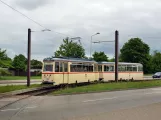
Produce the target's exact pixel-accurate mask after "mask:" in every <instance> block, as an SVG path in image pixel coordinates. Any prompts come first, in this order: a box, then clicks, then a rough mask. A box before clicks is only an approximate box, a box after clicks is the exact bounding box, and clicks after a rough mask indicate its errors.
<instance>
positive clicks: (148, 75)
mask: <svg viewBox="0 0 161 120" xmlns="http://www.w3.org/2000/svg"><path fill="white" fill-rule="evenodd" d="M152 75H153V74H144V76H152Z"/></svg>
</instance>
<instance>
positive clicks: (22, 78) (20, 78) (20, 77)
mask: <svg viewBox="0 0 161 120" xmlns="http://www.w3.org/2000/svg"><path fill="white" fill-rule="evenodd" d="M26 79H27V77H26V76H0V80H26ZM31 79H41V76H31Z"/></svg>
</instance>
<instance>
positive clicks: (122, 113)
mask: <svg viewBox="0 0 161 120" xmlns="http://www.w3.org/2000/svg"><path fill="white" fill-rule="evenodd" d="M6 101H7V99H6ZM3 102H5V101H3ZM160 111H161V88H150V89H140V90H127V91H116V92H102V93H92V94H80V95H66V96H33V97H30V98H28V99H24V100H21V101H19V102H17V103H14V104H12V105H10V106H8V107H6V108H3V109H1V110H0V119H2V120H144V119H145V120H159V119H160V118H159V117H161V114H160ZM154 117H155V118H154Z"/></svg>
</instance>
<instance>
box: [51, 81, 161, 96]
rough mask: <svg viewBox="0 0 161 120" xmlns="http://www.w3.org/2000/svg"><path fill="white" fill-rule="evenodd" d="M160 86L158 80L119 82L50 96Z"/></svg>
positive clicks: (69, 89)
mask: <svg viewBox="0 0 161 120" xmlns="http://www.w3.org/2000/svg"><path fill="white" fill-rule="evenodd" d="M157 86H161V81H160V80H155V81H141V82H119V83H99V84H93V85H89V86H83V87H75V88H66V89H62V90H59V91H55V92H53V93H51V94H52V95H59V94H74V93H88V92H101V91H112V90H126V89H131V88H149V87H157Z"/></svg>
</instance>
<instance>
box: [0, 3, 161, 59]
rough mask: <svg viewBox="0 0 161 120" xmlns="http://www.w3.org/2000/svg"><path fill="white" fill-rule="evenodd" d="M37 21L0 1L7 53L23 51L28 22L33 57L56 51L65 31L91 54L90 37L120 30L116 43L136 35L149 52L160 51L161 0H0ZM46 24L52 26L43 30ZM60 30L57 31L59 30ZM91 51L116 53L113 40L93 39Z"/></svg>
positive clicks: (0, 40)
mask: <svg viewBox="0 0 161 120" xmlns="http://www.w3.org/2000/svg"><path fill="white" fill-rule="evenodd" d="M2 1H4V2H5V3H7V4H9V5H11V6H12V7H14V8H15V9H16V10H18V11H20V12H21V13H23V14H25V15H27V16H28V17H30V18H32V19H33V20H34V21H36V22H38V23H40V24H41V26H43V27H41V26H39V25H37V24H35V23H34V22H32V21H31V20H29V19H27V18H25V17H24V16H22V15H21V14H19V13H17V12H15V11H14V10H12V9H11V8H9V7H7V6H6V5H4V4H2V2H0V11H1V13H0V15H1V18H0V48H2V49H7V54H8V56H9V57H11V58H13V57H14V56H15V55H18V54H24V55H25V56H27V30H28V28H31V30H32V31H36V32H32V33H31V41H32V46H31V48H32V50H31V51H32V52H31V53H32V55H31V58H32V59H38V60H43V59H44V58H45V57H50V56H53V55H54V52H55V51H56V50H57V49H58V48H59V46H60V44H62V40H63V39H64V38H66V37H70V38H72V37H81V44H82V45H83V47H84V48H85V50H86V56H89V55H90V39H91V36H92V35H94V34H95V33H97V32H99V33H100V34H99V35H96V36H93V39H92V40H93V41H113V40H114V39H115V35H114V33H115V31H116V30H118V31H119V49H121V47H122V46H123V45H124V43H125V42H127V41H128V40H129V39H130V38H133V37H139V38H141V39H142V40H143V42H145V43H147V44H148V45H149V46H150V48H151V52H152V51H154V50H158V51H160V52H161V47H160V46H161V42H160V40H161V22H160V21H161V0H112V1H111V0H2ZM44 28H47V29H50V30H51V31H48V32H47V31H46V32H41V30H44ZM60 33H61V34H60ZM94 51H97V52H100V51H104V52H105V54H106V55H107V56H108V57H110V58H112V57H114V42H107V43H100V44H92V53H93V52H94Z"/></svg>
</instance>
